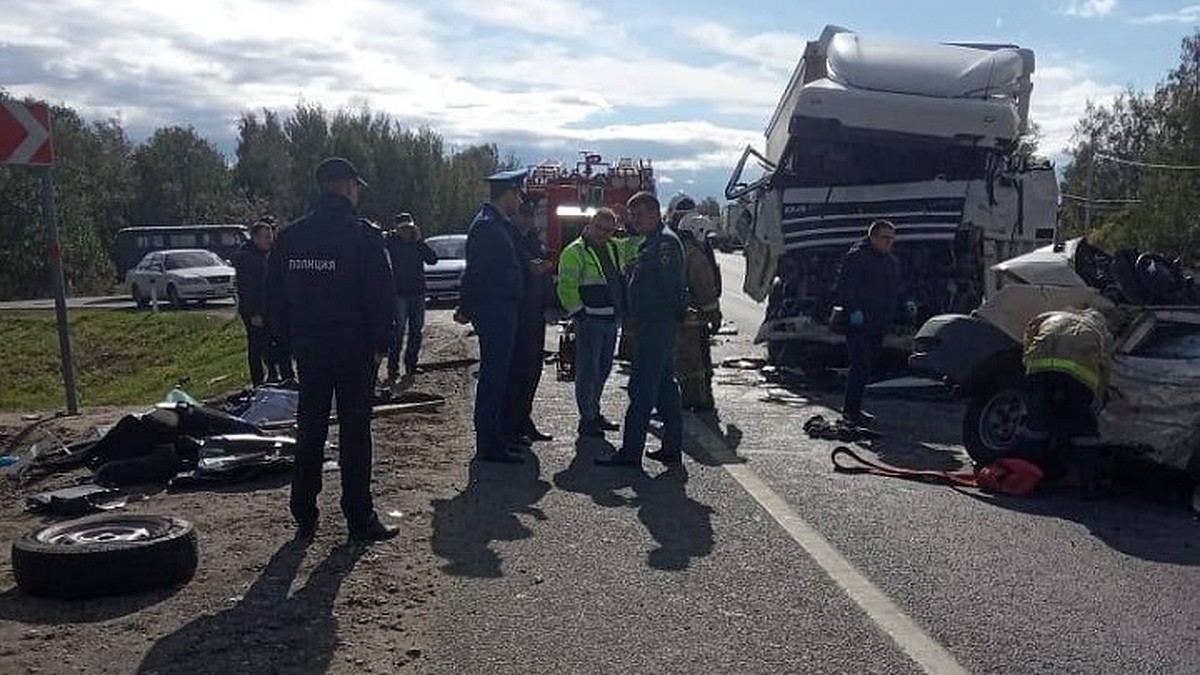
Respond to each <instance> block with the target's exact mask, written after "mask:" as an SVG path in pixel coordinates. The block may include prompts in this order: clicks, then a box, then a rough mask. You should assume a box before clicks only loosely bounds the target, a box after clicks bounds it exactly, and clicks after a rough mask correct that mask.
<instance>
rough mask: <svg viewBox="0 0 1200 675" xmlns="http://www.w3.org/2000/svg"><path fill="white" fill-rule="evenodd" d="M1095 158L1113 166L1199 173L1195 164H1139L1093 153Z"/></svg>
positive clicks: (1101, 153) (1198, 167)
mask: <svg viewBox="0 0 1200 675" xmlns="http://www.w3.org/2000/svg"><path fill="white" fill-rule="evenodd" d="M1095 157H1097V158H1098V159H1103V160H1106V161H1109V162H1113V163H1114V164H1125V165H1127V166H1136V167H1139V168H1142V169H1161V170H1163V171H1200V165H1196V164H1155V163H1153V162H1139V161H1136V160H1132V159H1122V158H1120V157H1116V156H1114V155H1109V154H1106V153H1103V152H1097V153H1095Z"/></svg>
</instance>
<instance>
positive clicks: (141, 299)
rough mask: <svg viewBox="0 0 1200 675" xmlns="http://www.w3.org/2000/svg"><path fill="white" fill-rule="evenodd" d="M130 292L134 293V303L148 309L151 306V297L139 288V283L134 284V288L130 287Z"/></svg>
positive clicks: (140, 307)
mask: <svg viewBox="0 0 1200 675" xmlns="http://www.w3.org/2000/svg"><path fill="white" fill-rule="evenodd" d="M130 293H131V294H132V295H133V302H134V304H136V305H137V306H138V308H139V309H146V308H147V307H149V306H150V298H149V297H147V296H145V295H142V289H140V288H138V286H137V284H134V285H133V288H132V289H130Z"/></svg>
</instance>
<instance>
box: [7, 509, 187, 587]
mask: <svg viewBox="0 0 1200 675" xmlns="http://www.w3.org/2000/svg"><path fill="white" fill-rule="evenodd" d="M196 563H197V548H196V532H195V530H194V529H193V528H192V525H191V523H189V522H187V521H186V520H182V519H179V518H171V517H166V516H153V515H134V514H121V515H113V514H107V513H106V514H102V515H98V516H89V517H87V518H79V519H77V520H69V521H65V522H62V523H57V524H55V525H50V526H47V527H43V528H40V529H37V530H34V531H33V532H31V533H29V534H27V535H25V536H24V537H22V538H21V539H18V540H17V541H16V542H15V543H14V544H13V546H12V565H13V575H14V576H15V577H16V578H17V586H18V587H20V589H21V590H22V591H24V592H25V593H28V594H29V595H33V596H38V597H43V598H56V599H60V600H79V599H84V598H95V597H101V596H106V595H118V594H123V593H137V592H141V591H148V590H151V589H155V588H160V587H163V586H171V585H174V584H179V583H182V582H186V581H188V580H190V579H191V578H192V575H193V574H195V572H196Z"/></svg>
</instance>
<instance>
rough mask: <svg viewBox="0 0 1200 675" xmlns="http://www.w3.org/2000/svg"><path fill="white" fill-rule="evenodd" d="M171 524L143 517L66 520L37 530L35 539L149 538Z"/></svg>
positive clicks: (72, 542)
mask: <svg viewBox="0 0 1200 675" xmlns="http://www.w3.org/2000/svg"><path fill="white" fill-rule="evenodd" d="M169 529H170V524H169V523H167V522H163V521H159V520H149V519H144V518H136V517H133V518H122V519H119V520H109V521H105V522H100V523H78V524H71V523H66V524H63V525H60V526H57V527H50V528H47V529H45V530H42V531H41V532H39V533H38V534H37V539H38V541H41V542H42V543H46V544H54V545H56V546H79V545H86V544H106V543H111V542H130V541H149V540H151V539H156V538H159V537H161V536H163V535H165V534H166V533H167V531H168V530H169Z"/></svg>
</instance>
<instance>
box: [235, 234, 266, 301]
mask: <svg viewBox="0 0 1200 675" xmlns="http://www.w3.org/2000/svg"><path fill="white" fill-rule="evenodd" d="M233 269H234V271H235V272H236V273H237V279H236V284H237V303H238V314H241V315H242V316H244V317H246V318H249V317H252V316H266V314H267V251H263V250H261V249H260V248H258V247H257V246H255V245H254V243H253V242H248V243H246V245H245V246H242V249H241V250H240V251H238V252H237V255H236V256H234V258H233Z"/></svg>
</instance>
